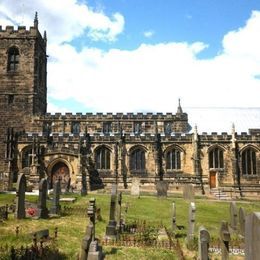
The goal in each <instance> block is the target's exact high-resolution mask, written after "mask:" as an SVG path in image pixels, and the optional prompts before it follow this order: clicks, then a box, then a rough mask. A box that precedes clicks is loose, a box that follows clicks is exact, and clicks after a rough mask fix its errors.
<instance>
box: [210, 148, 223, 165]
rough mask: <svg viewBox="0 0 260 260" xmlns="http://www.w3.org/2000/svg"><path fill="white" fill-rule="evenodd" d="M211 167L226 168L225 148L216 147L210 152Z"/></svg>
mask: <svg viewBox="0 0 260 260" xmlns="http://www.w3.org/2000/svg"><path fill="white" fill-rule="evenodd" d="M209 168H211V169H216V168H218V169H219V168H224V158H223V150H222V149H220V148H218V147H216V148H214V149H212V150H211V151H210V152H209Z"/></svg>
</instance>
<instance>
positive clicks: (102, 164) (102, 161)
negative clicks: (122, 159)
mask: <svg viewBox="0 0 260 260" xmlns="http://www.w3.org/2000/svg"><path fill="white" fill-rule="evenodd" d="M96 168H97V169H98V170H110V151H109V149H107V148H106V147H100V148H98V149H97V150H96Z"/></svg>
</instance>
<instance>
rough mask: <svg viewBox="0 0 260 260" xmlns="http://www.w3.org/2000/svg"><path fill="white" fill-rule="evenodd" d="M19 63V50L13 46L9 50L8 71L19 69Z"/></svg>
mask: <svg viewBox="0 0 260 260" xmlns="http://www.w3.org/2000/svg"><path fill="white" fill-rule="evenodd" d="M18 64H19V50H18V49H17V48H16V47H11V48H10V49H9V50H8V64H7V70H8V71H17V68H18Z"/></svg>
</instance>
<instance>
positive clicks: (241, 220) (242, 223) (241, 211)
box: [238, 207, 246, 237]
mask: <svg viewBox="0 0 260 260" xmlns="http://www.w3.org/2000/svg"><path fill="white" fill-rule="evenodd" d="M238 215H239V232H240V235H241V236H243V237H244V236H245V222H246V212H245V210H244V209H243V208H241V207H240V208H239V211H238Z"/></svg>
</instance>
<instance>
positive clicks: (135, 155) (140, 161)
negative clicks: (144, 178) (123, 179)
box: [130, 148, 145, 171]
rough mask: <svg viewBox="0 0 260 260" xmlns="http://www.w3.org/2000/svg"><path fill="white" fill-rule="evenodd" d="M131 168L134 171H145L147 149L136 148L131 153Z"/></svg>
mask: <svg viewBox="0 0 260 260" xmlns="http://www.w3.org/2000/svg"><path fill="white" fill-rule="evenodd" d="M130 168H131V170H132V171H145V151H144V150H143V149H140V148H138V149H135V150H134V151H133V152H132V153H131V155H130Z"/></svg>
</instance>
